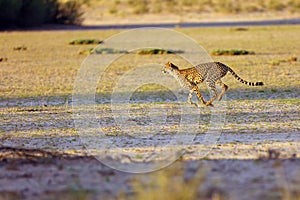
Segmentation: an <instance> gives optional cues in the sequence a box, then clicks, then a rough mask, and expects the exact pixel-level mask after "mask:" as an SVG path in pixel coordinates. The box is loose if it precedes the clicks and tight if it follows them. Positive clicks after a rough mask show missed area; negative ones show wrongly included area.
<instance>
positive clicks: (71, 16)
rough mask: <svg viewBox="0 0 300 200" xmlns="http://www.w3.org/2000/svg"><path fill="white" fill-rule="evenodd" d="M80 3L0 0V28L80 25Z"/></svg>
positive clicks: (55, 0) (53, 0)
mask: <svg viewBox="0 0 300 200" xmlns="http://www.w3.org/2000/svg"><path fill="white" fill-rule="evenodd" d="M82 14H83V12H82V11H81V3H79V2H78V1H76V0H69V1H67V2H65V3H62V2H59V1H58V0H0V26H1V27H14V26H17V27H32V26H39V25H42V24H46V23H55V24H77V25H78V24H80V23H81V22H82Z"/></svg>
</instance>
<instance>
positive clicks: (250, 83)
mask: <svg viewBox="0 0 300 200" xmlns="http://www.w3.org/2000/svg"><path fill="white" fill-rule="evenodd" d="M228 71H229V72H230V73H231V74H232V75H233V76H234V78H235V79H237V80H238V81H240V82H241V83H244V84H246V85H249V86H263V85H264V83H263V82H255V83H254V82H248V81H246V80H244V79H242V78H241V77H239V76H238V75H237V74H236V73H235V72H234V71H233V70H232V69H231V68H230V67H228Z"/></svg>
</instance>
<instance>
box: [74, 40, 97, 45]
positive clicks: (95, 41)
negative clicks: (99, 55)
mask: <svg viewBox="0 0 300 200" xmlns="http://www.w3.org/2000/svg"><path fill="white" fill-rule="evenodd" d="M102 42H103V41H101V40H97V39H76V40H72V41H71V42H69V44H70V45H82V44H100V43H102Z"/></svg>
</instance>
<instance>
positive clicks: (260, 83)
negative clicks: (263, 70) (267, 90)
mask: <svg viewBox="0 0 300 200" xmlns="http://www.w3.org/2000/svg"><path fill="white" fill-rule="evenodd" d="M263 85H264V83H263V82H256V83H255V86H263Z"/></svg>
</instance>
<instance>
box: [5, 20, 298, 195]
mask: <svg viewBox="0 0 300 200" xmlns="http://www.w3.org/2000/svg"><path fill="white" fill-rule="evenodd" d="M122 31H123V30H89V31H87V30H85V31H80V30H77V31H75V30H73V31H68V30H52V31H43V30H39V31H7V32H1V34H0V42H1V44H2V45H1V46H0V52H1V53H0V59H1V62H0V80H1V81H0V91H1V92H0V124H1V127H0V199H300V190H299V188H300V168H299V166H300V152H299V143H300V129H299V124H300V112H299V110H300V100H299V98H300V86H299V79H300V75H299V74H300V62H299V59H300V58H299V55H300V49H299V46H300V40H299V35H300V26H299V25H290V26H288V25H286V26H259V27H256V26H251V27H222V28H217V27H216V28H179V27H178V28H175V31H177V32H179V33H182V34H185V35H187V36H188V37H190V38H193V40H195V41H196V42H197V43H198V44H200V45H201V46H202V47H203V48H204V49H205V50H206V51H207V54H208V55H210V56H211V59H212V60H214V61H220V62H223V63H226V64H227V65H229V66H230V67H232V69H234V70H235V72H236V73H237V74H239V75H240V76H241V77H243V78H244V79H246V80H250V81H263V82H264V84H265V85H264V86H263V87H248V86H246V85H243V84H241V83H240V82H238V81H237V80H235V79H234V78H233V76H231V75H227V76H226V77H225V78H224V79H223V81H224V82H225V83H226V84H227V85H228V86H229V90H228V92H227V94H226V97H225V98H224V99H223V100H222V101H220V102H216V103H215V107H205V106H203V105H201V106H200V107H199V108H196V107H192V106H190V105H187V103H186V102H185V101H176V98H175V100H174V96H172V92H171V93H170V91H168V90H165V88H161V87H158V86H155V85H154V86H153V85H146V86H145V87H140V88H138V89H137V90H136V92H135V93H133V94H132V96H131V100H132V101H131V100H130V108H129V109H128V105H125V104H116V105H114V107H113V109H112V104H111V102H110V98H111V95H112V91H113V90H114V89H115V87H117V86H118V85H116V82H118V81H119V80H122V77H124V75H126V73H127V72H129V71H130V70H132V69H134V68H135V67H136V65H137V64H140V63H148V64H149V63H153V62H157V63H158V64H163V63H166V62H167V61H172V62H175V63H176V64H178V65H179V66H182V67H188V66H189V63H188V62H187V61H186V60H184V59H182V57H180V53H178V54H147V55H141V54H138V53H129V54H126V53H125V54H123V56H121V57H120V58H118V59H116V60H114V62H113V63H112V64H111V65H110V66H109V67H108V68H107V69H106V70H105V71H104V72H103V74H102V75H103V76H102V77H99V80H98V83H97V88H96V89H95V104H94V105H92V112H88V111H87V110H88V109H87V107H84V108H83V110H81V111H82V113H84V114H85V115H83V116H80V117H81V119H82V118H83V119H85V118H84V117H86V119H87V120H88V119H90V118H95V119H96V121H97V122H99V124H100V125H101V130H102V132H104V133H105V136H104V138H105V139H107V140H109V141H114V145H115V146H113V147H116V148H111V149H109V151H108V153H107V152H106V153H104V154H105V157H101V156H100V158H99V156H98V157H97V155H99V152H97V150H98V149H97V148H95V149H92V148H89V146H88V145H86V143H85V142H86V140H85V135H84V134H83V133H82V132H80V130H79V129H78V124H76V120H74V118H76V116H74V113H75V114H76V113H77V111H78V110H80V109H82V108H77V107H76V106H75V107H74V82H75V80H76V77H77V76H78V72H79V70H80V68H81V67H82V66H83V65H84V63H86V61H87V58H89V57H91V56H95V57H97V56H102V57H103V56H107V57H108V56H110V55H111V54H113V53H114V52H106V53H105V54H99V55H97V53H96V54H95V53H94V54H93V53H92V54H90V52H91V51H90V49H93V48H95V47H96V46H97V44H81V45H71V44H69V43H70V42H71V41H72V40H76V39H97V40H100V41H104V43H103V44H105V41H106V40H107V39H108V38H110V37H111V36H114V35H115V34H118V33H121V32H122ZM100 48H101V44H100ZM217 50H219V51H217ZM225 50H247V51H249V52H252V53H250V54H247V55H216V54H215V53H213V52H222V51H225ZM117 53H118V52H117ZM120 54H121V53H120ZM199 62H200V61H199ZM99 65H101V63H100V64H99ZM145 69H146V68H145ZM145 74H146V75H147V76H151V74H149V73H145ZM130 81H131V82H132V83H134V82H135V79H131V80H129V81H128V83H130ZM176 84H177V83H176V82H174V85H175V89H176V91H177V90H178V91H179V93H180V94H181V93H182V94H184V95H187V93H186V92H185V91H181V89H180V87H179V85H176ZM199 89H200V91H202V92H203V95H204V98H205V99H208V98H209V92H208V90H207V88H206V85H205V84H201V85H200V86H199ZM126 92H128V93H129V92H130V91H126V88H125V93H126ZM186 97H187V96H186ZM193 100H194V101H197V99H196V98H194V99H193ZM88 108H89V107H88ZM182 108H183V109H182ZM184 108H187V110H186V109H184ZM125 109H128V110H129V111H128V112H129V115H130V116H131V117H130V118H129V119H130V120H132V123H131V124H122V125H118V124H116V122H115V121H114V119H113V118H112V116H115V117H120V116H122V115H123V110H125ZM190 110H192V112H193V113H192V114H194V115H191V113H189V112H188V111H190ZM156 114H157V115H156ZM154 115H155V116H154ZM180 116H181V117H182V116H189V117H190V118H188V119H190V120H191V121H192V122H193V126H192V128H193V133H195V136H194V138H193V139H192V141H191V142H190V143H188V144H185V143H183V144H179V143H176V144H175V145H173V146H172V145H169V146H165V143H164V141H166V142H168V141H169V140H172V138H173V137H174V136H176V134H175V135H174V133H173V132H174V131H175V132H176V130H178V127H179V125H180V122H181V121H180V119H182V118H180ZM195 116H196V117H195ZM80 117H79V118H80ZM194 117H195V118H196V119H198V118H197V117H199V121H196V122H195V120H194ZM214 117H217V118H214ZM218 117H219V118H218ZM120 119H121V118H120ZM149 119H150V120H149ZM161 119H162V120H165V123H164V124H163V125H161V124H160V121H159V120H161ZM213 119H214V120H216V121H217V122H218V123H217V125H216V124H215V126H212V121H214V120H213ZM115 120H116V118H115ZM151 120H153V121H154V122H152V121H151ZM119 122H122V121H119ZM195 124H196V125H195ZM159 125H161V126H163V128H164V131H165V132H163V133H161V134H156V132H153V130H156V129H157V127H158V126H159ZM184 125H185V126H184V128H187V129H189V128H190V126H189V124H188V123H185V124H184ZM120 127H121V128H120ZM211 127H213V128H214V127H217V128H216V131H215V132H216V133H217V137H216V138H214V140H213V142H208V143H206V142H205V138H206V136H207V137H208V139H210V138H209V134H210V132H209V131H208V130H210V129H211ZM190 129H191V128H190ZM184 130H185V129H184ZM124 132H125V134H124ZM148 134H149V135H151V138H150V136H149V135H148ZM153 134H154V135H153ZM179 136H181V135H180V134H179ZM96 139H97V138H96ZM100 139H103V138H100ZM150 139H151V141H150ZM179 139H180V137H179ZM92 140H93V138H92ZM93 141H95V140H93ZM124 141H127V143H125V142H124ZM121 145H125V146H121ZM155 145H156V146H155ZM117 147H118V148H117ZM153 147H155V148H154V150H155V151H157V152H156V154H155V156H154V157H153V158H151V159H150V161H149V160H147V158H148V157H146V156H145V155H148V154H147V153H149V152H152V151H154V150H153V149H151V148H153ZM178 149H179V150H178ZM177 150H178V152H179V154H178V155H177V157H176V156H175V157H174V158H173V157H172V158H170V160H168V162H165V160H164V157H163V156H161V155H165V154H166V152H170V155H174V154H176V151H177ZM182 150H183V152H181V151H182ZM124 152H125V153H124ZM180 152H181V153H180ZM100 155H103V153H102V154H101V153H100ZM128 155H132V156H131V157H130V156H129V157H128ZM167 155H169V154H167ZM167 159H169V157H168V158H167ZM99 160H100V161H102V162H100V161H99ZM172 160H173V162H171V161H172ZM153 163H160V164H161V165H159V167H157V168H155V170H152V169H154V168H149V169H150V170H149V172H147V173H128V171H129V172H132V170H131V169H133V168H134V167H136V166H142V167H144V169H147V166H151V165H153ZM112 165H113V166H114V167H113V168H111V167H112ZM124 169H125V170H124ZM137 169H141V168H137ZM142 169H143V168H142ZM126 170H127V172H126ZM141 171H143V170H141ZM146 171H147V170H146ZM137 172H138V170H137Z"/></svg>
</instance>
